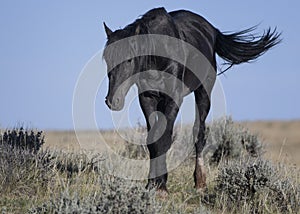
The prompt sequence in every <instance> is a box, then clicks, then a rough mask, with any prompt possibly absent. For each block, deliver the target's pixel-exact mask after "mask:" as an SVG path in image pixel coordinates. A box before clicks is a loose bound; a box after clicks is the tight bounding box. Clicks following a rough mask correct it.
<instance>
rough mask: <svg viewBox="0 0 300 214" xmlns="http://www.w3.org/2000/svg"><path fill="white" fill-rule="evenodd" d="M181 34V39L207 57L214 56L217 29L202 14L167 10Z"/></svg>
mask: <svg viewBox="0 0 300 214" xmlns="http://www.w3.org/2000/svg"><path fill="white" fill-rule="evenodd" d="M169 14H170V16H171V17H172V18H173V21H174V22H175V25H176V26H177V29H178V31H179V33H180V35H181V39H183V40H184V41H185V42H188V43H190V44H191V45H193V46H194V47H196V48H197V49H199V50H200V51H201V52H203V53H204V54H205V55H206V56H207V57H208V58H211V57H213V56H214V45H215V41H216V35H217V29H216V28H215V27H214V26H213V25H212V24H210V23H209V22H208V21H207V20H206V19H205V18H203V17H202V16H200V15H198V14H195V13H193V12H190V11H187V10H177V11H172V12H169Z"/></svg>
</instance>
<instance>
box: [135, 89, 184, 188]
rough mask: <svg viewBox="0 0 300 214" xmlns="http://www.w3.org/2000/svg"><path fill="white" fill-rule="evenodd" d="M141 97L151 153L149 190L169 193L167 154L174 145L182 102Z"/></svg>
mask: <svg viewBox="0 0 300 214" xmlns="http://www.w3.org/2000/svg"><path fill="white" fill-rule="evenodd" d="M145 95H147V94H141V95H140V96H139V100H140V104H141V107H142V110H143V113H144V115H145V118H146V121H147V129H148V136H147V147H148V150H149V153H150V171H149V179H148V184H147V188H157V189H159V190H162V191H167V186H166V184H167V179H168V172H167V165H166V153H167V151H168V150H169V148H170V147H171V144H172V133H173V127H174V122H175V119H176V116H177V114H178V110H179V107H180V104H181V102H177V103H175V102H174V101H171V100H165V99H162V100H161V99H160V101H157V100H156V99H155V98H151V96H145Z"/></svg>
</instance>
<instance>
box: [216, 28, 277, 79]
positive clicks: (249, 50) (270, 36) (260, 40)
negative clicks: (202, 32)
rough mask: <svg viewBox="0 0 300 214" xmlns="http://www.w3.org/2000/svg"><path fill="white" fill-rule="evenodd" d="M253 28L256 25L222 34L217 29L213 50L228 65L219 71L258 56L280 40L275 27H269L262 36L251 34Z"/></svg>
mask: <svg viewBox="0 0 300 214" xmlns="http://www.w3.org/2000/svg"><path fill="white" fill-rule="evenodd" d="M255 29H256V27H252V28H249V29H246V30H243V31H240V32H237V33H232V34H223V33H221V32H220V31H218V34H217V38H216V44H215V50H216V52H217V54H218V55H219V56H220V57H221V58H223V59H224V60H226V61H227V62H228V65H229V67H228V68H227V69H226V70H224V71H222V72H221V73H224V72H225V71H227V70H228V69H229V68H231V67H232V66H233V65H236V64H240V63H243V62H250V61H252V60H254V59H256V58H258V57H259V56H261V55H262V54H264V53H265V52H266V51H267V50H269V49H270V48H272V47H273V46H275V45H277V44H278V43H280V42H281V39H280V35H281V34H280V33H277V32H276V29H275V30H274V31H271V29H270V28H269V29H268V30H267V31H265V32H264V34H263V35H262V36H256V35H253V34H251V32H252V31H253V30H255ZM221 73H220V74H221Z"/></svg>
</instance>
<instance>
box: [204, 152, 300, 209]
mask: <svg viewBox="0 0 300 214" xmlns="http://www.w3.org/2000/svg"><path fill="white" fill-rule="evenodd" d="M291 175H292V174H289V175H288V176H291ZM299 201H300V188H299V185H298V184H297V183H296V181H292V179H288V178H287V175H282V171H279V170H278V168H276V167H275V166H273V165H272V164H271V163H270V162H268V161H266V160H262V159H253V158H250V159H248V160H245V159H243V160H240V161H238V162H233V161H232V162H229V163H226V164H221V166H220V167H219V172H218V175H217V177H216V179H215V186H214V188H213V189H212V190H211V192H210V193H209V194H207V196H206V202H207V203H208V204H209V203H210V204H211V205H213V206H215V207H217V208H218V209H222V210H223V209H227V210H228V211H232V212H243V213H244V212H251V213H266V212H267V213H268V212H271V213H274V212H282V213H297V212H299V211H300V210H299V209H300V204H299Z"/></svg>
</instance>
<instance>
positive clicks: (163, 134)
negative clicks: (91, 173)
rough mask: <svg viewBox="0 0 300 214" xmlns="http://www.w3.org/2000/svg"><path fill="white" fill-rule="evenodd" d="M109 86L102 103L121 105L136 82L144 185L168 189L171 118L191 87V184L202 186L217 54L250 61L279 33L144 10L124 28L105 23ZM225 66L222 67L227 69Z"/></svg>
mask: <svg viewBox="0 0 300 214" xmlns="http://www.w3.org/2000/svg"><path fill="white" fill-rule="evenodd" d="M104 27H105V31H106V34H107V43H106V47H105V50H104V54H103V57H104V59H105V61H106V63H107V69H108V77H109V89H108V94H107V97H106V104H107V106H108V107H109V108H110V109H111V110H121V109H122V108H123V106H124V99H125V96H126V94H127V92H128V90H129V88H130V87H131V86H132V85H133V84H136V85H137V87H138V90H139V102H140V106H141V108H142V111H143V114H144V116H145V119H146V123H147V130H148V136H147V147H148V150H149V153H150V172H149V179H148V185H147V187H148V188H152V187H156V188H158V189H159V190H163V191H164V190H165V191H166V190H167V187H166V183H167V176H168V173H167V166H166V153H167V151H168V150H169V148H170V146H171V144H172V134H173V127H174V122H175V119H176V117H177V114H178V111H179V108H180V105H181V103H182V101H183V98H184V97H185V96H186V95H188V94H190V93H192V92H193V93H194V95H195V103H196V119H195V123H194V127H193V137H194V142H195V147H196V164H195V171H194V180H195V187H196V188H197V189H202V188H204V187H205V185H206V184H205V183H206V173H205V169H204V163H203V159H202V155H201V153H202V150H203V148H204V146H205V143H206V142H205V137H204V131H205V120H206V117H207V115H208V112H209V110H210V103H211V102H210V96H211V91H212V88H213V85H214V82H215V79H216V75H217V72H216V70H217V69H216V54H218V55H219V56H220V57H221V58H223V59H224V60H225V61H226V62H227V63H228V65H229V68H230V67H231V66H233V65H235V64H240V63H243V62H249V61H250V62H251V61H252V60H254V59H256V58H257V57H259V56H261V55H262V54H263V53H265V52H266V51H267V50H269V49H270V48H272V47H273V46H275V45H276V44H278V43H279V42H280V38H279V37H280V33H277V32H276V30H274V31H271V29H268V30H267V31H266V32H265V33H264V34H263V35H262V36H255V35H253V34H251V31H252V30H254V29H255V28H250V29H247V30H244V31H240V32H237V33H231V34H223V33H221V32H220V31H219V30H218V29H216V28H215V27H213V26H212V25H211V24H210V23H209V22H208V21H206V20H205V19H204V18H203V17H201V16H199V15H197V14H195V13H192V12H190V11H186V10H178V11H172V12H169V13H168V12H167V11H166V10H165V9H164V8H156V9H152V10H150V11H148V12H147V13H146V14H144V15H143V16H142V17H141V18H139V19H137V20H136V21H135V22H133V23H132V24H130V25H128V26H126V27H125V28H123V29H120V30H116V31H112V30H110V29H109V28H108V27H107V26H106V25H105V23H104ZM226 70H227V69H226Z"/></svg>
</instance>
